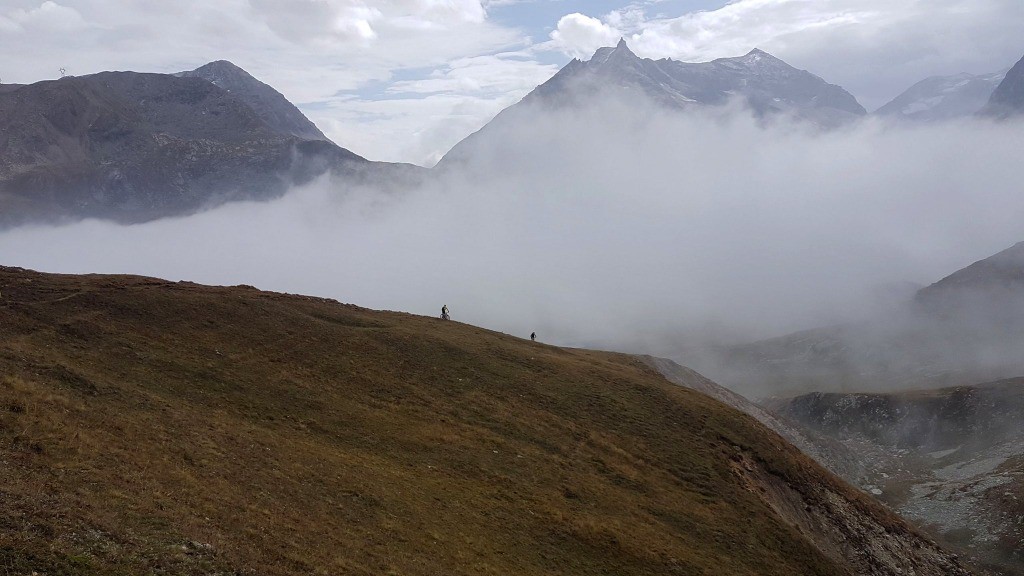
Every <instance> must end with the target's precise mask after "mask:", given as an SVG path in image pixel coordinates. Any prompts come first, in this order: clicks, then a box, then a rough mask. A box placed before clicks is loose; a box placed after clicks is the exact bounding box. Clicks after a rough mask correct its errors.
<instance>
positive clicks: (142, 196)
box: [0, 63, 417, 227]
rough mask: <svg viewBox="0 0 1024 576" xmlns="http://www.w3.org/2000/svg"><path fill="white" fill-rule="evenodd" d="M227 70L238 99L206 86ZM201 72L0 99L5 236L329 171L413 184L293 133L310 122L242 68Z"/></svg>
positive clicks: (146, 213) (118, 76) (71, 82)
mask: <svg viewBox="0 0 1024 576" xmlns="http://www.w3.org/2000/svg"><path fill="white" fill-rule="evenodd" d="M215 64H216V63H215ZM204 69H205V70H204ZM225 70H235V71H236V72H235V77H234V78H233V79H231V78H227V77H225V79H224V80H223V81H222V83H227V84H230V85H231V86H233V87H234V89H235V92H232V91H230V90H228V89H225V88H222V87H220V86H218V85H217V84H215V83H213V82H211V81H209V80H208V79H206V78H203V77H200V76H201V75H205V76H207V77H211V78H212V77H214V76H217V74H220V75H221V76H224V71H225ZM197 71H198V74H192V73H188V74H185V75H171V74H154V73H140V72H101V73H97V74H91V75H87V76H69V77H65V78H62V79H60V80H50V81H43V82H37V83H35V84H30V85H25V86H20V87H17V88H15V89H13V90H9V91H0V130H2V131H3V132H4V134H5V138H4V139H3V140H0V227H3V226H14V225H19V224H23V223H28V222H61V221H68V220H77V219H81V218H102V219H108V220H115V221H118V222H122V223H137V222H144V221H148V220H152V219H155V218H161V217H166V216H175V215H184V214H190V213H193V212H195V211H198V210H202V209H206V208H209V207H213V206H216V205H219V204H222V203H224V202H230V201H236V200H266V199H271V198H276V197H279V196H280V195H281V194H283V193H284V192H285V191H287V190H288V188H289V187H290V186H292V185H295V184H302V183H306V182H309V181H310V180H312V179H313V178H315V177H317V176H319V175H322V174H325V173H331V174H333V175H336V176H338V177H339V181H341V182H345V181H348V182H352V183H359V182H362V181H364V180H365V179H367V178H372V179H374V180H378V181H380V182H382V183H383V184H384V185H385V186H387V184H388V182H389V179H395V180H399V181H401V180H402V179H409V178H416V177H417V174H416V172H417V170H416V169H414V168H413V167H411V166H407V165H392V164H386V163H376V162H371V161H368V160H366V159H365V158H363V157H361V156H359V155H357V154H354V153H352V152H350V151H348V150H346V149H344V148H341V147H339V146H337V145H335V144H334V143H332V142H330V141H329V140H327V139H326V138H323V137H322V134H320V133H319V131H318V130H317V131H316V134H319V136H317V137H316V138H314V139H306V138H302V137H299V136H296V135H294V134H293V133H292V132H296V131H297V132H300V133H301V132H302V131H303V130H308V129H309V126H312V123H310V122H309V121H308V119H305V117H304V116H302V115H301V112H299V111H298V110H297V109H295V108H294V106H292V105H291V104H289V103H287V101H286V100H284V98H283V96H280V94H279V93H277V92H276V91H274V90H273V89H272V88H270V87H269V86H266V85H263V84H262V83H260V82H259V81H258V80H255V79H254V78H252V77H251V76H248V74H247V73H244V71H241V69H237V67H233V66H232V67H230V68H229V67H228V66H225V65H217V66H215V67H214V68H212V69H211V68H207V67H202V68H199V69H197ZM243 74H244V76H242V75H243ZM278 97H280V98H279V99H278ZM250 102H254V103H256V105H257V107H256V108H255V109H254V108H253V107H252V106H251V105H250ZM261 102H262V103H263V104H260V103H261ZM268 102H269V103H268ZM261 114H266V115H268V116H267V117H266V118H265V117H264V116H262V115H261ZM296 115H297V116H296ZM300 120H301V121H300ZM313 129H315V127H313Z"/></svg>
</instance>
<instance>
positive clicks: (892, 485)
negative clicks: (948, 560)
mask: <svg viewBox="0 0 1024 576" xmlns="http://www.w3.org/2000/svg"><path fill="white" fill-rule="evenodd" d="M769 406H770V407H771V408H772V409H774V410H775V411H777V412H778V413H779V414H780V415H781V416H783V417H785V418H788V419H790V420H791V421H793V422H796V423H799V424H800V425H802V426H804V427H806V429H807V430H809V431H811V432H815V433H818V434H821V435H823V436H825V437H828V438H831V439H832V440H834V441H838V442H841V443H842V444H843V445H844V446H845V447H846V448H847V449H848V450H849V451H850V452H851V453H853V454H855V455H857V456H858V457H859V459H860V461H861V462H862V463H863V465H864V466H865V469H866V470H867V476H868V478H869V483H868V484H867V485H866V488H867V489H868V490H870V491H872V492H873V493H875V494H876V495H878V497H879V498H880V499H882V500H883V501H884V502H886V503H887V504H889V505H891V506H892V507H893V508H894V509H896V510H897V511H899V512H900V513H901V514H903V515H905V516H906V517H908V518H910V519H912V520H914V521H916V522H918V523H919V524H920V525H922V526H924V527H925V528H927V529H928V530H929V531H931V532H932V533H934V534H935V535H936V536H937V537H939V538H940V539H941V540H942V541H944V542H946V543H947V544H948V545H949V546H950V547H951V548H953V549H955V550H957V551H959V552H961V553H962V554H964V556H965V557H966V558H969V559H970V560H971V561H973V562H974V563H975V565H977V566H981V567H984V568H986V569H987V570H988V571H990V572H991V573H993V574H1001V575H1013V576H1018V575H1021V574H1024V424H1022V423H1024V378H1015V379H1010V380H1004V381H999V382H993V383H989V384H982V385H975V386H958V387H955V388H946V389H940V390H930V391H915V392H901V393H892V394H864V393H860V394H836V393H831V394H821V393H815V394H808V395H804V396H800V397H796V398H791V399H778V400H774V401H772V402H771V403H770V404H769Z"/></svg>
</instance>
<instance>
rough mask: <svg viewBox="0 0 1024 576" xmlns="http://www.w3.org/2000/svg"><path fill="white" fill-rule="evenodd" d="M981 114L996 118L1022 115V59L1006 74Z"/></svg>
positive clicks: (1023, 62) (1023, 106)
mask: <svg viewBox="0 0 1024 576" xmlns="http://www.w3.org/2000/svg"><path fill="white" fill-rule="evenodd" d="M982 113H983V114H985V115H987V116H994V117H996V118H1008V117H1010V116H1017V115H1019V114H1022V113H1024V58H1021V59H1020V60H1019V61H1018V62H1017V64H1015V65H1014V66H1013V68H1011V69H1010V71H1009V72H1007V73H1006V78H1004V79H1003V81H1002V82H1001V83H1000V84H999V87H998V88H996V90H995V92H993V93H992V98H991V99H990V100H989V102H988V105H987V106H986V107H985V109H984V110H983V111H982Z"/></svg>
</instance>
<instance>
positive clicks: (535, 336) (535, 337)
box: [530, 332, 537, 342]
mask: <svg viewBox="0 0 1024 576" xmlns="http://www.w3.org/2000/svg"><path fill="white" fill-rule="evenodd" d="M530 340H533V341H534V342H536V341H537V333H536V332H530Z"/></svg>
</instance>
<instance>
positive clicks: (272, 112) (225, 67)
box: [177, 60, 328, 141]
mask: <svg viewBox="0 0 1024 576" xmlns="http://www.w3.org/2000/svg"><path fill="white" fill-rule="evenodd" d="M177 76H181V77H185V78H202V79H203V80H206V81H207V82H210V83H212V84H214V85H216V86H218V87H220V88H223V89H224V90H227V91H228V92H231V93H232V94H233V95H234V96H235V97H237V98H239V99H241V100H242V101H243V102H245V103H246V104H247V105H249V107H251V108H252V109H253V111H255V112H256V113H257V114H258V115H259V116H260V118H261V119H262V120H263V121H264V122H266V123H267V124H268V125H269V126H270V127H271V128H273V129H274V130H275V131H277V132H280V133H282V134H287V135H290V136H297V137H299V138H302V139H305V140H324V141H328V138H327V136H325V135H324V133H323V132H321V131H320V129H319V128H317V127H316V125H315V124H313V123H312V122H311V121H310V120H309V119H308V118H306V116H305V115H303V114H302V112H301V111H299V109H298V108H296V107H295V105H294V104H292V103H291V102H289V101H288V99H287V98H285V97H284V95H283V94H281V93H280V92H278V91H277V90H275V89H273V88H272V87H270V86H268V85H267V84H264V83H263V82H260V81H259V80H257V79H256V78H254V77H253V76H252V75H251V74H249V73H248V72H246V71H245V70H243V69H242V68H240V67H239V66H236V65H235V64H233V63H231V62H228V61H227V60H215V61H213V62H210V63H209V64H205V65H203V66H200V67H199V68H196V69H195V70H191V71H188V72H180V73H178V74H177Z"/></svg>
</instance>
